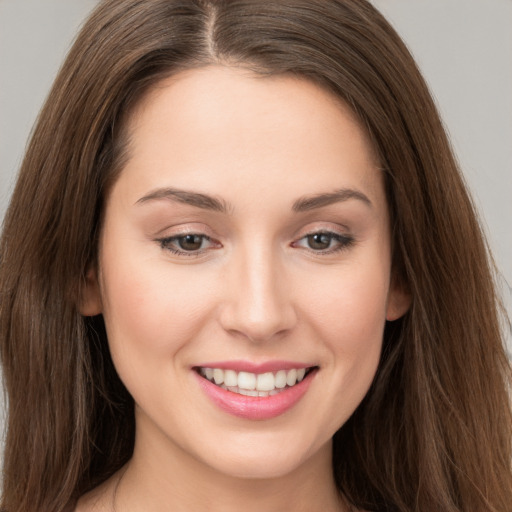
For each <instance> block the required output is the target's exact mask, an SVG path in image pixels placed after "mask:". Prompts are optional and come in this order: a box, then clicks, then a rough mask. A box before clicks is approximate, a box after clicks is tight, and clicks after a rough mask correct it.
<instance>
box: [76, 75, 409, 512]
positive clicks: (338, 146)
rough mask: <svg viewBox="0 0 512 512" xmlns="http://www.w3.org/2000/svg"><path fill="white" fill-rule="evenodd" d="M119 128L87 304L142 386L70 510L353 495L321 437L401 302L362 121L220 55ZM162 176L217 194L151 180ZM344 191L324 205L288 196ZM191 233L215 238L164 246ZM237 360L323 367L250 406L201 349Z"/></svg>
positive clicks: (117, 359)
mask: <svg viewBox="0 0 512 512" xmlns="http://www.w3.org/2000/svg"><path fill="white" fill-rule="evenodd" d="M128 131H129V134H130V144H129V159H128V163H127V164H126V166H125V168H124V169H123V171H122V172H121V174H120V177H119V179H118V180H117V182H116V183H115V185H114V186H113V188H112V191H111V193H110V196H109V198H108V201H107V206H106V212H105V222H104V226H103V230H102V233H101V240H100V253H99V268H98V269H97V270H96V269H91V270H90V271H89V274H88V287H87V290H86V293H85V296H84V299H83V304H82V313H83V314H84V315H94V314H98V313H102V314H103V315H104V318H105V323H106V327H107V333H108V338H109V345H110V350H111V353H112V357H113V360H114V364H115V365H116V368H117V371H118V373H119V375H120V377H121V379H122V380H123V382H124V383H125V385H126V387H127V389H128V390H129V391H130V393H131V394H132V396H133V397H134V399H135V403H136V443H135V451H134V455H133V458H132V460H131V461H130V462H129V463H128V464H127V466H126V467H125V468H123V470H122V473H119V474H118V475H114V476H113V477H112V478H111V479H110V480H109V481H107V482H106V483H105V484H104V485H103V486H101V487H100V488H98V489H96V490H95V491H93V492H92V493H90V494H89V495H86V496H85V497H83V498H82V499H81V500H80V502H79V505H78V508H77V510H79V511H85V510H113V508H114V506H113V502H114V501H115V509H116V510H118V511H124V512H130V511H135V510H145V511H160V510H162V511H163V510H166V511H167V510H169V507H172V510H173V511H185V510H208V511H212V512H214V511H217V510H218V511H223V512H226V511H231V510H233V511H234V510H236V511H239V510H241V509H243V510H246V511H247V510H248V511H252V510H255V511H256V510H257V511H258V512H259V511H260V510H262V509H263V510H266V511H278V510H289V511H311V510H325V511H334V510H345V507H344V505H343V504H342V503H341V501H340V499H339V497H338V496H337V493H336V489H335V485H334V481H333V475H332V468H331V451H332V444H331V443H332V441H331V439H332V436H333V434H334V433H335V432H336V430H338V429H339V428H340V426H341V425H343V423H344V422H345V421H346V420H347V419H348V417H349V416H350V415H351V414H352V413H353V411H354V410H355V409H356V407H357V406H358V404H359V403H360V402H361V400H362V399H363V397H364V395H365V394H366V392H367V390H368V388H369V386H370V384H371V382H372V379H373V377H374V375H375V372H376V369H377V365H378V361H379V356H380V351H381V345H382V336H383V329H384V325H385V322H386V320H394V319H396V318H398V317H400V316H401V315H403V314H404V313H405V311H406V309H407V307H408V300H407V297H406V296H405V295H404V293H403V292H402V291H401V290H400V289H398V288H397V287H395V286H393V279H392V275H391V243H390V233H389V215H388V207H387V204H386V198H385V192H384V184H383V177H382V173H381V171H380V170H379V166H378V162H377V160H376V158H375V156H374V153H373V151H372V148H371V146H370V144H369V141H368V139H367V137H366V135H365V133H364V131H363V130H362V129H361V127H360V126H359V124H358V122H357V121H356V119H355V118H354V116H353V115H352V113H351V112H350V110H349V109H348V108H347V107H346V106H345V105H344V104H342V103H341V102H340V101H339V100H337V99H336V98H334V97H333V96H331V95H330V94H329V93H327V92H325V91H324V90H322V89H320V88H319V87H318V86H316V85H314V84H312V83H310V82H308V81H304V80H299V79H297V78H292V77H286V76H280V77H273V78H261V77H256V76H254V75H252V74H251V73H249V72H248V71H244V70H241V69H234V68H228V67H207V68H202V69H196V70H192V71H186V72H182V73H180V74H178V75H176V76H174V77H172V78H170V79H167V80H166V81H164V82H162V83H161V84H159V86H158V87H155V88H154V89H153V90H152V91H150V93H148V94H147V95H146V97H145V98H144V99H143V100H142V102H141V103H140V104H139V105H138V107H137V108H136V109H135V111H134V112H133V113H132V115H131V118H130V120H129V124H128ZM169 187H172V188H173V189H179V190H184V191H187V192H194V193H201V194H206V195H208V196H210V197H213V198H215V199H216V200H218V201H219V202H220V203H221V204H222V205H223V206H225V211H213V210H212V209H210V208H204V207H200V206H198V205H192V204H188V203H187V201H185V202H184V200H183V195H182V200H176V197H175V196H173V197H155V196H162V195H164V194H163V193H162V189H167V188H169ZM340 190H344V191H345V192H344V194H342V195H341V196H339V197H337V200H336V201H332V200H331V201H330V204H324V205H323V206H322V205H319V204H316V205H311V204H310V206H311V208H305V207H304V204H303V211H295V210H296V209H294V208H293V205H294V204H297V201H300V200H303V199H304V198H306V197H307V198H310V197H316V196H318V195H320V194H333V193H335V192H337V191H340ZM347 190H349V191H351V192H349V193H347V192H346V191H347ZM155 191H160V192H159V193H156V194H155ZM331 199H332V197H331ZM324 202H325V201H324ZM327 202H329V201H327ZM303 203H304V202H303ZM202 206H205V205H202ZM313 206H315V207H313ZM187 233H189V234H190V233H193V234H204V235H206V236H207V237H208V238H200V239H199V240H200V244H199V245H200V249H199V250H192V251H189V253H188V254H183V253H182V254H175V253H173V252H172V250H176V249H177V248H179V239H176V238H175V239H174V240H172V241H171V242H169V241H168V242H166V243H162V242H161V240H162V239H163V238H167V239H168V238H169V237H173V236H174V237H177V236H183V235H185V234H187ZM312 233H335V234H336V236H338V237H341V238H340V240H341V241H338V240H337V239H336V238H335V237H334V236H333V235H328V236H327V238H326V239H325V238H324V241H325V240H327V243H326V244H324V245H326V246H327V248H323V249H319V248H318V245H314V244H313V247H312V244H311V241H312V239H311V237H310V238H308V235H311V234H312ZM182 240H183V239H182ZM187 247H188V246H187ZM337 249H339V250H337ZM230 360H245V361H250V362H255V363H259V362H263V361H269V360H292V361H298V362H301V363H307V365H308V366H313V365H315V366H318V367H319V371H318V372H317V373H316V375H315V376H314V378H313V379H312V381H311V384H310V387H309V389H308V391H307V392H306V394H305V395H304V396H303V397H302V399H301V400H300V401H299V402H298V403H297V404H296V405H295V406H294V407H292V408H291V409H290V410H288V411H286V412H285V413H284V414H282V415H280V416H278V417H276V418H273V419H269V420H261V421H255V420H248V419H245V418H239V417H236V416H233V415H231V414H228V413H226V412H224V411H223V410H221V409H220V408H219V407H218V406H217V405H216V404H214V403H213V402H212V401H211V400H210V399H209V398H208V397H207V396H206V395H205V393H204V392H203V391H202V390H201V388H200V386H199V385H198V379H197V376H196V375H195V372H194V370H193V367H194V366H197V365H201V363H202V362H206V361H230ZM121 477H122V478H121ZM114 495H115V496H114ZM262 507H263V508H262Z"/></svg>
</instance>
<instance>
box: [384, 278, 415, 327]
mask: <svg viewBox="0 0 512 512" xmlns="http://www.w3.org/2000/svg"><path fill="white" fill-rule="evenodd" d="M394 281H395V282H394V283H392V285H391V288H390V291H389V296H388V305H387V310H386V320H387V321H388V322H392V321H393V320H398V319H399V318H401V317H402V316H404V315H405V314H406V313H407V311H409V308H410V307H411V294H410V293H409V291H408V290H407V289H406V287H405V286H404V285H403V284H401V283H397V282H396V280H394Z"/></svg>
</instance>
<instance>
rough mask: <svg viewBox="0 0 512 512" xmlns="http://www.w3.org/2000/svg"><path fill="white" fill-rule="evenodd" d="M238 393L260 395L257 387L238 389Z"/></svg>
mask: <svg viewBox="0 0 512 512" xmlns="http://www.w3.org/2000/svg"><path fill="white" fill-rule="evenodd" d="M238 393H240V394H241V395H245V396H258V392H257V391H256V390H255V389H242V388H239V389H238Z"/></svg>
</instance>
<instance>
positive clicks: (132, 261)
mask: <svg viewBox="0 0 512 512" xmlns="http://www.w3.org/2000/svg"><path fill="white" fill-rule="evenodd" d="M119 252H120V253H121V254H116V252H114V251H110V252H109V251H108V248H105V251H104V253H105V256H106V257H105V258H104V262H105V263H104V265H103V268H102V272H103V274H104V275H108V282H105V281H103V282H102V286H101V287H102V299H103V315H104V318H105V324H106V327H107V334H108V339H109V344H110V348H111V352H112V356H113V357H114V358H116V357H117V358H118V359H119V358H121V357H125V358H128V356H129V355H130V354H131V357H134V352H136V353H137V354H135V360H138V359H137V358H139V357H140V358H142V359H148V358H154V359H155V360H160V361H162V363H163V362H164V359H163V356H169V355H172V354H174V353H176V352H177V351H178V350H179V349H180V348H181V347H182V346H183V345H185V344H186V343H187V341H189V340H190V339H192V338H193V337H194V334H195V333H196V332H197V330H198V329H200V328H201V325H202V324H201V319H203V318H204V317H205V315H206V312H207V311H208V309H209V307H210V305H211V302H212V301H211V298H210V293H209V290H208V288H207V287H205V286H201V284H202V279H201V276H200V275H197V274H190V273H183V272H179V269H178V271H177V270H176V269H173V268H172V266H171V265H169V264H168V262H165V261H162V259H161V258H158V259H157V258H155V259H154V260H152V259H151V258H150V259H148V258H147V257H146V258H142V257H138V255H137V251H136V250H134V249H133V247H132V248H131V257H129V258H127V257H126V256H123V255H122V251H119ZM139 256H140V255H139ZM100 282H101V280H100Z"/></svg>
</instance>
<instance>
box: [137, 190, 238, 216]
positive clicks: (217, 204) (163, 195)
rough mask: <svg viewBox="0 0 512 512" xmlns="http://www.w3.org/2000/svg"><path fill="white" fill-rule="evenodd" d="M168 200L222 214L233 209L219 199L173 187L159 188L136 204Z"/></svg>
mask: <svg viewBox="0 0 512 512" xmlns="http://www.w3.org/2000/svg"><path fill="white" fill-rule="evenodd" d="M161 199H167V200H170V201H174V202H177V203H183V204H187V205H189V206H194V207H196V208H201V209H203V210H211V211H215V212H220V213H229V211H231V209H232V208H231V207H230V205H229V204H228V203H226V202H225V201H224V200H222V199H218V198H216V197H213V196H209V195H207V194H202V193H200V192H192V191H190V190H181V189H177V188H172V187H165V188H157V189H155V190H152V191H151V192H150V193H149V194H146V195H145V196H143V197H141V198H140V199H138V200H137V202H136V203H135V204H143V203H146V202H148V201H156V200H161Z"/></svg>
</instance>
